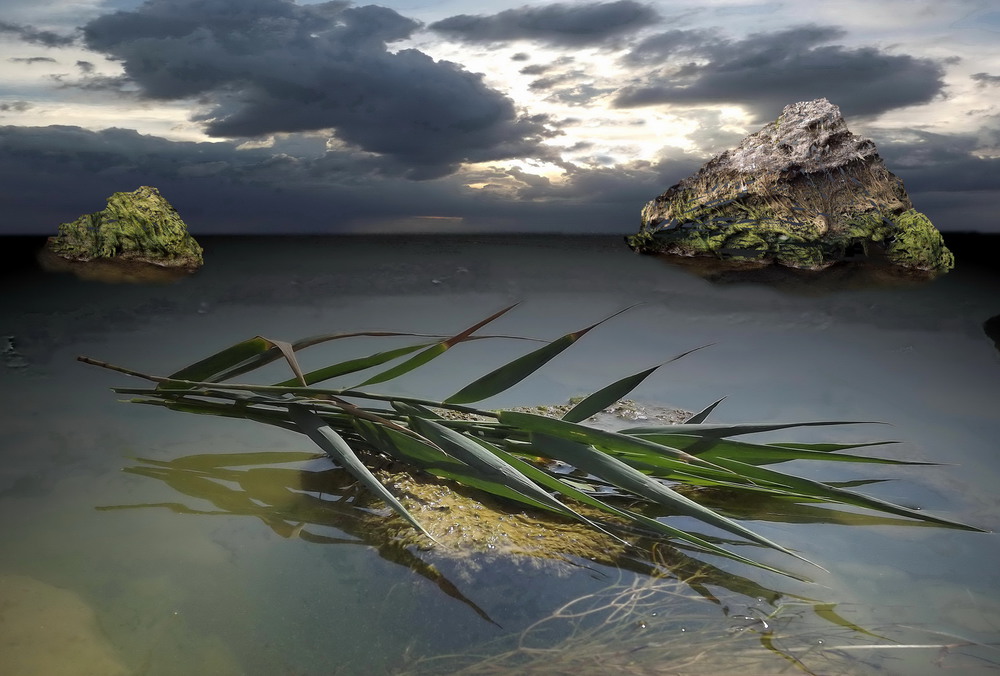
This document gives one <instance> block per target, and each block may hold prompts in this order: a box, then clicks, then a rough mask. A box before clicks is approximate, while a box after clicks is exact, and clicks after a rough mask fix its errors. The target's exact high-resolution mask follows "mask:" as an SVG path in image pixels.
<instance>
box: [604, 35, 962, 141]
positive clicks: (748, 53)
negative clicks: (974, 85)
mask: <svg viewBox="0 0 1000 676" xmlns="http://www.w3.org/2000/svg"><path fill="white" fill-rule="evenodd" d="M844 36H845V32H844V31H842V30H840V29H837V28H834V27H830V26H814V25H807V26H799V27H794V28H789V29H787V30H780V31H773V32H768V33H756V34H753V35H750V36H748V37H746V38H744V39H740V40H730V39H722V38H719V37H717V36H716V35H715V34H713V33H710V32H708V31H704V30H686V31H684V30H671V31H666V32H663V33H659V34H656V35H653V36H650V37H648V38H646V39H644V40H642V41H641V42H639V43H638V44H637V45H636V46H635V47H634V48H633V49H632V50H631V51H630V52H629V53H628V54H627V55H626V57H625V60H626V62H628V63H629V64H632V65H635V66H652V67H651V68H649V69H648V70H647V71H646V72H645V73H644V74H643V75H641V76H640V77H639V78H638V80H639V81H638V82H637V83H635V84H632V85H630V86H628V87H626V88H624V89H623V90H622V91H620V92H619V93H618V95H617V96H616V97H615V102H614V103H615V105H616V106H618V107H620V108H629V107H637V106H650V105H657V104H671V105H692V106H699V105H712V104H732V103H739V104H742V105H744V106H746V107H748V108H749V109H750V110H752V111H753V112H754V113H755V114H756V117H757V119H758V120H759V121H764V120H770V119H774V118H775V117H776V116H777V115H778V113H780V112H781V109H782V107H783V106H785V105H787V104H788V103H792V102H795V101H809V100H812V99H816V98H820V97H826V98H828V99H830V100H831V101H835V102H836V103H837V105H839V106H840V108H841V110H843V111H844V114H845V115H849V116H857V115H875V114H878V113H882V112H885V111H887V110H892V109H893V108H899V107H902V106H910V105H916V104H920V103H927V102H929V101H931V100H933V99H934V97H936V96H939V95H940V94H941V93H942V91H943V89H944V80H943V77H944V68H943V67H942V65H941V64H940V63H938V62H936V61H934V60H931V59H921V58H916V57H913V56H909V55H906V54H898V55H897V54H889V53H887V52H885V51H882V50H879V49H877V48H874V47H861V48H856V49H850V48H847V47H844V46H842V45H836V44H831V43H832V42H834V41H836V40H838V39H840V38H843V37H844ZM664 63H665V64H668V65H667V66H666V67H663V66H660V65H659V64H664Z"/></svg>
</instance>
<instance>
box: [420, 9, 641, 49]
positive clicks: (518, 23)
mask: <svg viewBox="0 0 1000 676" xmlns="http://www.w3.org/2000/svg"><path fill="white" fill-rule="evenodd" d="M658 19H659V15H658V14H657V13H656V12H655V11H654V10H653V9H652V8H651V7H650V6H648V5H645V4H642V3H638V2H634V1H633V0H618V2H598V3H587V4H583V3H574V4H570V3H565V4H564V3H556V4H552V5H543V6H540V7H520V8H518V9H508V10H505V11H503V12H500V13H499V14H491V15H482V14H476V15H471V14H459V15H458V16H453V17H449V18H447V19H443V20H442V21H438V22H436V23H432V24H431V25H430V26H429V27H430V28H431V30H435V31H438V32H439V33H442V34H444V35H447V36H448V37H451V38H455V39H458V40H462V41H465V42H486V43H492V42H510V41H514V40H533V41H536V42H544V43H547V44H552V45H558V46H564V47H581V46H584V45H598V44H601V43H602V42H606V41H608V40H610V39H612V38H615V37H618V36H620V35H623V34H626V33H631V32H633V31H636V30H638V29H640V28H644V27H645V26H648V25H649V24H651V23H654V22H656V21H657V20H658Z"/></svg>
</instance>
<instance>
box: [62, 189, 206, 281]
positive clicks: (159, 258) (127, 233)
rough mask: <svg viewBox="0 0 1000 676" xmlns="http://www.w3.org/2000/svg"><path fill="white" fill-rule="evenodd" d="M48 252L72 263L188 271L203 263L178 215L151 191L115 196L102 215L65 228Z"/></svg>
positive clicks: (87, 217) (158, 194)
mask: <svg viewBox="0 0 1000 676" xmlns="http://www.w3.org/2000/svg"><path fill="white" fill-rule="evenodd" d="M48 248H49V249H50V250H51V251H52V252H53V253H55V254H57V255H59V256H61V257H63V258H67V259H70V260H75V261H91V260H95V259H119V260H128V261H142V262H147V263H153V264H155V265H161V266H168V267H182V268H190V269H196V268H199V267H201V265H202V264H203V262H204V259H203V257H202V248H201V246H200V245H199V244H198V242H196V241H195V239H194V237H192V236H191V234H190V233H189V232H188V230H187V226H186V225H185V224H184V221H182V220H181V218H180V216H179V215H178V213H177V211H176V210H175V209H174V208H173V206H171V205H170V203H169V202H167V200H166V199H165V198H164V197H163V196H162V195H161V194H160V192H159V190H157V189H156V188H153V187H150V186H141V187H140V188H138V189H137V190H135V191H133V192H116V193H115V194H113V195H112V196H111V197H109V198H108V206H107V207H106V208H105V209H104V210H103V211H98V212H96V213H93V214H85V215H83V216H81V217H80V218H78V219H76V220H75V221H73V222H72V223H63V224H62V225H60V226H59V234H58V235H57V236H56V237H53V238H50V239H49V243H48Z"/></svg>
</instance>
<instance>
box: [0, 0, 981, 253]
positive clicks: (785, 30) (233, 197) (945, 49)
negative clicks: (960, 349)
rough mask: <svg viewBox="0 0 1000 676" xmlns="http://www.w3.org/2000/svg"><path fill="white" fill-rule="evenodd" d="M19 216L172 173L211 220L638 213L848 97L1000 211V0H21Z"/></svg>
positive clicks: (963, 191)
mask: <svg viewBox="0 0 1000 676" xmlns="http://www.w3.org/2000/svg"><path fill="white" fill-rule="evenodd" d="M3 5H4V9H3V12H2V13H0V234H54V233H55V230H56V228H57V227H58V225H59V223H62V222H66V221H71V220H73V219H75V218H77V217H78V216H80V215H81V214H84V213H90V212H94V211H99V210H100V209H102V208H103V207H104V203H105V200H106V198H107V197H108V196H109V195H110V194H111V193H113V192H117V191H129V190H134V189H135V188H137V187H138V186H140V185H153V186H156V187H157V188H159V189H160V191H161V193H162V194H163V195H164V196H165V197H166V198H167V199H168V200H169V201H170V202H171V203H172V204H173V205H174V207H175V208H176V209H177V210H178V212H179V213H180V215H181V217H182V218H183V219H184V221H185V222H186V223H187V225H188V227H189V229H190V230H191V232H192V233H194V234H196V235H197V234H298V233H331V234H340V233H347V234H365V233H421V232H441V233H455V234H464V233H486V232H499V233H504V232H562V233H579V234H591V233H622V234H627V233H630V232H635V231H636V230H637V229H638V227H639V212H640V210H641V208H642V206H643V205H644V204H645V203H646V202H647V201H649V200H651V199H653V198H654V197H656V196H657V195H658V194H660V193H662V192H663V191H664V190H666V189H667V188H669V187H670V186H671V185H673V184H674V183H676V182H677V181H679V180H680V179H682V178H684V177H685V176H688V175H690V174H692V173H694V172H695V171H697V169H698V168H699V167H700V166H701V165H702V164H703V163H704V162H706V161H707V160H708V159H710V158H711V157H712V156H714V155H715V154H717V153H719V152H721V151H723V150H725V149H727V148H731V147H733V146H735V145H737V144H738V143H739V141H740V140H741V139H742V138H743V137H744V136H746V135H747V134H749V133H752V132H755V131H757V130H758V129H759V128H761V127H762V126H763V125H764V124H766V123H767V122H769V121H771V120H773V119H774V118H776V117H777V115H778V114H780V112H781V110H782V108H783V107H784V106H785V105H788V104H790V103H794V102H797V101H807V100H811V99H814V98H819V97H826V98H828V99H829V100H830V101H831V102H832V103H834V104H836V105H838V106H839V107H840V109H841V111H842V112H843V114H844V116H845V118H846V120H847V123H848V126H849V127H850V129H851V131H853V132H855V133H857V134H861V135H863V136H867V137H870V138H872V139H874V141H875V143H876V144H877V146H878V149H879V152H880V154H881V156H882V158H883V159H884V160H885V162H886V165H887V166H888V168H889V169H890V170H891V171H893V172H894V173H896V174H897V175H898V176H900V178H902V179H903V181H904V183H905V185H906V188H907V190H908V192H909V194H910V198H911V200H912V201H913V203H914V206H915V207H916V208H917V209H918V210H920V211H923V212H924V213H926V214H927V215H928V216H929V217H930V218H931V220H932V221H933V222H934V224H935V225H936V226H937V227H938V228H939V229H940V230H942V231H979V232H990V233H1000V219H998V218H997V216H996V214H997V212H998V207H1000V47H998V45H1000V2H998V1H997V0H948V1H947V2H941V0H930V1H925V0H811V1H809V2H802V1H801V0H794V1H793V0H789V1H785V2H756V1H752V0H697V2H683V1H674V0H652V1H649V2H641V1H638V0H613V1H610V2H561V3H553V2H547V1H532V2H525V0H517V1H514V2H508V1H506V0H491V2H489V3H485V2H473V1H471V0H385V1H384V2H382V3H380V4H372V5H364V4H354V3H350V2H346V1H341V0H332V1H328V2H311V1H308V0H298V1H297V2H296V1H294V0H146V1H145V2H141V1H136V0H3Z"/></svg>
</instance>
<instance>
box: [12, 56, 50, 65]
mask: <svg viewBox="0 0 1000 676" xmlns="http://www.w3.org/2000/svg"><path fill="white" fill-rule="evenodd" d="M7 60H8V61H10V62H11V63H27V64H32V63H56V60H55V59H53V58H52V57H51V56H28V57H18V56H15V57H12V58H9V59H7Z"/></svg>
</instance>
